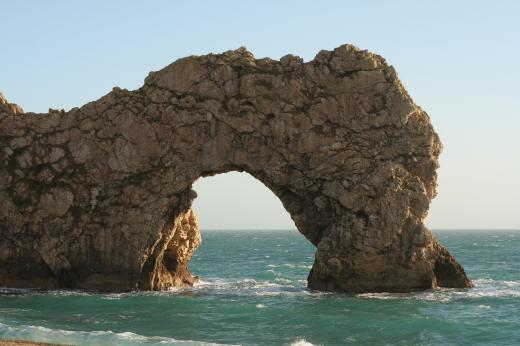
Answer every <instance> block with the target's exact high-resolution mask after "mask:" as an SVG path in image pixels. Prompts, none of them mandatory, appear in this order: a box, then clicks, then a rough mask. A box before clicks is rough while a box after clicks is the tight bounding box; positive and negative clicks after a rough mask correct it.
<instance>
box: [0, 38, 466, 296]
mask: <svg viewBox="0 0 520 346" xmlns="http://www.w3.org/2000/svg"><path fill="white" fill-rule="evenodd" d="M0 144H1V151H0V162H1V167H0V285H1V286H17V287H22V286H23V287H39V288H55V287H76V288H84V289H107V290H133V289H146V290H149V289H151V290H159V289H166V288H168V287H170V286H178V285H190V284H192V283H193V282H194V280H195V278H193V277H192V275H191V274H190V273H189V270H188V262H189V259H190V257H191V255H192V254H193V251H194V250H195V249H196V247H197V246H198V244H199V243H200V234H199V230H198V226H197V223H196V220H195V214H194V213H193V211H192V210H191V209H190V206H191V202H192V199H193V198H194V193H193V191H192V190H191V187H192V184H193V182H194V181H195V180H197V179H198V178H200V177H204V176H209V175H214V174H218V173H224V172H229V171H246V172H248V173H250V174H251V175H252V176H254V177H255V178H257V179H259V180H260V181H261V182H263V183H264V184H265V185H266V186H267V187H268V188H269V189H271V190H272V191H273V192H274V193H275V194H276V195H277V196H278V197H279V198H280V200H281V201H282V203H283V205H284V206H285V208H286V209H287V211H288V212H289V213H290V214H291V217H292V219H293V220H294V222H295V224H296V226H297V228H298V230H299V231H300V232H301V233H302V234H303V235H304V236H305V237H306V238H307V239H308V240H309V241H310V242H312V244H314V245H315V246H316V247H317V251H316V259H315V262H314V266H313V268H312V270H311V273H310V275H309V281H308V282H309V287H310V288H314V289H319V290H333V291H343V292H366V291H410V290H415V289H427V288H432V287H437V286H445V287H467V286H469V285H470V282H469V280H468V279H467V277H466V275H465V273H464V271H463V269H462V268H461V266H460V265H459V264H458V263H457V262H456V261H455V259H454V258H453V257H452V256H451V255H450V254H449V252H448V251H447V250H446V249H445V248H443V247H442V246H441V245H439V244H438V243H437V241H436V240H435V238H434V237H433V236H432V234H431V232H430V231H429V230H428V229H427V228H426V227H425V225H424V220H425V218H426V216H427V213H428V207H429V202H430V200H431V199H432V198H433V197H434V196H435V193H436V169H437V166H438V164H437V157H438V155H439V153H440V151H441V143H440V141H439V138H438V136H437V134H436V133H435V132H434V130H433V128H432V126H431V124H430V120H429V117H428V115H427V114H426V113H425V112H424V111H423V110H422V109H421V108H419V107H418V106H417V105H415V104H414V103H413V101H412V99H411V98H410V96H409V95H408V94H407V92H406V91H405V89H404V88H403V86H402V85H401V83H400V82H399V79H398V78H397V74H396V72H395V70H394V69H393V68H392V67H391V66H389V65H387V63H386V62H385V60H384V59H383V58H382V57H380V56H378V55H375V54H372V53H369V52H367V51H362V50H358V49H357V48H355V47H353V46H351V45H345V46H341V47H338V48H336V49H335V50H333V51H321V52H319V53H318V55H317V56H316V58H315V59H314V60H312V61H310V62H307V63H304V62H303V61H302V59H300V58H298V57H296V56H292V55H287V56H284V57H283V58H281V59H280V61H275V60H271V59H268V58H264V59H255V58H254V57H253V55H252V54H251V53H250V52H248V51H247V50H245V49H244V48H240V49H238V50H235V51H228V52H225V53H223V54H209V55H206V56H191V57H187V58H184V59H180V60H178V61H176V62H174V63H173V64H171V65H169V66H167V67H166V68H164V69H162V70H161V71H158V72H152V73H150V75H149V76H148V77H147V78H146V80H145V83H144V85H143V87H141V88H140V89H138V90H135V91H128V90H123V89H119V88H114V89H113V90H112V91H111V92H110V93H108V94H107V95H105V96H104V97H102V98H101V99H99V100H98V101H95V102H91V103H88V104H86V105H84V106H82V107H81V108H74V109H71V110H70V111H68V112H65V111H62V110H49V113H47V114H32V113H23V111H22V110H21V108H20V107H18V106H16V105H14V104H10V103H8V102H7V101H6V100H5V99H3V98H2V99H0Z"/></svg>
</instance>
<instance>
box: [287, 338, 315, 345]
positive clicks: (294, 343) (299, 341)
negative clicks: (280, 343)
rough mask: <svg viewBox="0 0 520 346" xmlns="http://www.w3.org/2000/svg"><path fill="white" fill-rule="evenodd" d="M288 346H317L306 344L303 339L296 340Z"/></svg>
mask: <svg viewBox="0 0 520 346" xmlns="http://www.w3.org/2000/svg"><path fill="white" fill-rule="evenodd" d="M289 346H318V345H315V344H313V343H310V342H308V341H307V340H305V339H297V340H295V341H293V342H291V343H290V344H289Z"/></svg>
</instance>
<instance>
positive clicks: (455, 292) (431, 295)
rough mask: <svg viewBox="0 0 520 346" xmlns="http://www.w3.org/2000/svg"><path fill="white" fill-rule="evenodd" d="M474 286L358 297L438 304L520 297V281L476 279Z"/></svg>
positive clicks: (363, 294)
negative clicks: (435, 302) (434, 302)
mask: <svg viewBox="0 0 520 346" xmlns="http://www.w3.org/2000/svg"><path fill="white" fill-rule="evenodd" d="M473 284H474V285H475V287H472V288H464V289H456V288H436V289H432V290H427V291H422V292H412V293H388V292H382V293H362V294H357V295H356V296H357V297H359V298H365V299H383V300H384V299H411V300H421V301H437V302H450V301H453V300H458V299H478V298H508V297H509V298H517V297H520V281H507V280H493V279H476V280H473Z"/></svg>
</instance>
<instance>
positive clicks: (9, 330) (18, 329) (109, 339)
mask: <svg viewBox="0 0 520 346" xmlns="http://www.w3.org/2000/svg"><path fill="white" fill-rule="evenodd" d="M0 336H1V337H2V338H4V339H20V340H31V341H33V340H34V341H39V342H52V343H64V344H74V345H78V346H81V345H185V346H224V345H226V344H217V343H211V342H202V341H193V340H177V339H173V338H167V337H162V336H144V335H139V334H135V333H132V332H120V333H116V332H113V331H104V330H96V331H75V330H63V329H51V328H46V327H41V326H31V325H17V326H10V325H7V324H4V323H0Z"/></svg>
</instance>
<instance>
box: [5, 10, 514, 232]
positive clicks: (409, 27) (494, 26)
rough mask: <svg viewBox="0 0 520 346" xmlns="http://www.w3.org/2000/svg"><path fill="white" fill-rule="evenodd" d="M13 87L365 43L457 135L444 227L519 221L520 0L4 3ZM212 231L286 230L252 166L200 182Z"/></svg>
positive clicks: (448, 168)
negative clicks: (204, 59) (226, 55)
mask: <svg viewBox="0 0 520 346" xmlns="http://www.w3.org/2000/svg"><path fill="white" fill-rule="evenodd" d="M0 8H1V11H2V15H1V20H0V33H2V41H1V45H0V47H1V52H0V68H1V69H0V92H2V93H3V94H4V96H5V97H6V98H7V99H8V100H9V101H10V102H14V103H17V104H19V105H21V106H22V107H23V109H24V110H25V111H33V112H46V111H47V110H48V108H64V109H70V108H72V107H74V106H79V105H82V104H84V103H86V102H88V101H92V100H96V99H98V98H99V97H101V96H102V95H104V94H106V93H108V92H109V91H110V90H111V89H112V87H113V86H116V85H117V86H120V87H123V88H127V89H136V88H138V87H140V86H141V85H142V83H143V80H144V78H145V77H146V76H147V74H148V72H149V71H152V70H158V69H160V68H162V67H164V66H166V65H167V64H169V63H171V62H172V61H174V60H176V59H178V58H181V57H183V56H187V55H193V54H196V55H198V54H207V53H210V52H214V53H217V52H223V51H226V50H230V49H236V48H238V47H240V46H246V47H247V48H248V49H249V50H250V51H251V52H253V54H255V56H256V57H257V58H260V57H265V56H269V57H271V58H275V59H278V58H280V57H281V56H283V55H285V54H288V53H291V54H295V55H299V56H301V57H302V58H304V60H305V61H308V60H311V59H313V57H314V56H315V55H316V53H317V52H318V51H319V50H321V49H333V48H335V47H337V46H339V45H341V44H344V43H352V44H354V45H356V46H358V47H360V48H362V49H368V50H370V51H372V52H375V53H377V54H380V55H382V56H383V57H385V58H386V60H387V61H388V63H390V64H391V65H393V66H394V67H395V68H396V69H397V71H398V74H399V77H400V79H401V81H402V82H403V84H404V85H405V87H406V88H407V90H408V92H409V93H410V95H411V96H412V98H413V99H414V101H415V102H416V103H417V104H418V105H420V106H421V107H422V108H423V109H425V110H426V111H427V112H428V114H429V115H430V117H431V119H432V122H433V125H434V127H435V129H436V130H437V132H438V133H439V135H440V138H441V140H442V142H443V144H444V152H443V153H442V155H441V158H440V162H441V168H440V170H439V188H438V191H439V195H438V196H437V197H436V198H435V199H434V201H433V202H432V204H431V208H430V215H429V219H428V225H429V226H430V227H431V228H433V229H520V217H519V216H518V215H519V214H520V213H519V212H520V208H519V206H520V203H519V201H518V200H519V197H520V154H519V151H520V104H519V103H520V95H519V91H520V87H519V82H520V68H519V66H518V61H519V57H520V20H519V18H520V1H507V0H503V1H475V0H474V1H428V2H426V1H413V0H409V1H399V0H394V1H383V0H381V1H302V0H300V1H291V0H286V1H280V0H277V1H255V2H253V1H246V0H241V1H225V0H222V1H129V0H126V1H106V0H104V1H93V0H90V1H83V2H79V1H70V0H66V1H58V0H55V1H36V0H33V1H11V0H0ZM194 188H195V190H196V191H197V192H198V195H199V197H198V199H197V200H196V201H195V203H194V207H195V209H196V211H197V213H198V216H199V221H200V224H201V227H202V228H203V229H225V228H234V229H236V228H243V229H284V228H294V224H293V223H292V221H291V220H290V218H289V216H288V215H287V213H286V212H285V210H284V209H283V206H282V204H281V203H280V201H279V200H277V198H276V197H275V196H274V195H273V194H272V192H270V191H269V190H268V189H267V188H266V187H265V186H263V185H262V184H261V183H260V182H258V181H255V180H254V179H253V178H252V177H250V176H248V175H247V174H239V173H227V174H223V175H219V176H216V177H211V178H204V179H201V180H199V181H197V182H196V184H195V186H194Z"/></svg>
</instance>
